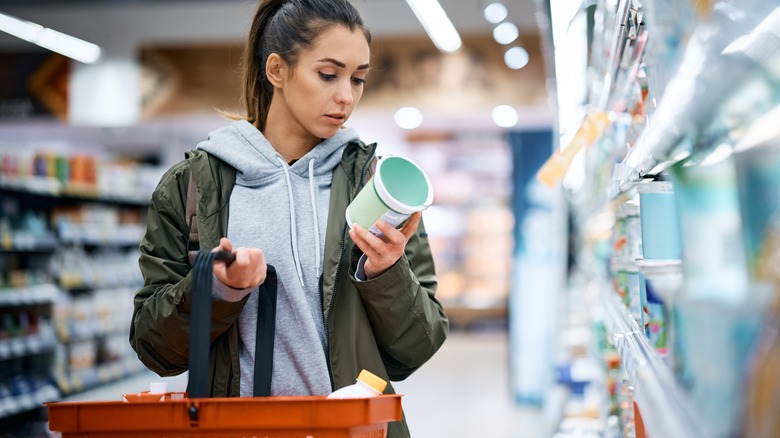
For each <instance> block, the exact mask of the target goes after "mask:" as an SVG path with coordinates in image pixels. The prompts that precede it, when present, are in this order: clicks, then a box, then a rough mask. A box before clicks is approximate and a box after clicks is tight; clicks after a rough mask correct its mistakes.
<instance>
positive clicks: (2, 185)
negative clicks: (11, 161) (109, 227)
mask: <svg viewBox="0 0 780 438" xmlns="http://www.w3.org/2000/svg"><path fill="white" fill-rule="evenodd" d="M1 192H7V193H13V194H14V195H26V196H32V197H39V198H49V199H51V198H56V199H62V200H65V201H73V202H99V203H104V204H116V205H129V206H139V207H140V206H145V205H149V199H148V197H140V196H139V197H123V196H110V195H107V194H103V193H100V194H98V193H96V192H95V191H94V189H92V190H85V189H79V188H77V187H69V186H63V184H62V183H61V182H60V181H59V180H57V179H54V178H44V177H30V178H19V179H16V180H11V179H5V180H0V193H1Z"/></svg>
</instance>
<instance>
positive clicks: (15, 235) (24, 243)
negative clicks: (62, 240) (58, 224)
mask: <svg viewBox="0 0 780 438" xmlns="http://www.w3.org/2000/svg"><path fill="white" fill-rule="evenodd" d="M0 242H1V243H0V250H2V251H3V252H16V253H23V252H29V253H46V252H53V251H54V250H55V249H56V248H57V238H56V237H55V236H54V234H52V233H47V234H45V235H34V234H31V233H23V232H11V233H10V234H8V235H6V234H4V235H3V236H2V239H0Z"/></svg>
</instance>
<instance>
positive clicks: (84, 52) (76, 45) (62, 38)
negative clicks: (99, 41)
mask: <svg viewBox="0 0 780 438" xmlns="http://www.w3.org/2000/svg"><path fill="white" fill-rule="evenodd" d="M0 30H2V31H3V32H6V33H8V34H11V35H13V36H15V37H17V38H21V39H23V40H25V41H29V42H31V43H33V44H36V45H38V46H41V47H43V48H45V49H49V50H51V51H53V52H57V53H60V54H62V55H65V56H67V57H68V58H72V59H75V60H76V61H80V62H83V63H85V64H94V63H95V62H97V61H98V59H100V55H101V50H100V46H98V45H96V44H92V43H90V42H87V41H84V40H82V39H79V38H76V37H72V36H70V35H66V34H64V33H62V32H57V31H56V30H53V29H49V28H47V27H43V26H41V25H40V24H36V23H32V22H30V21H26V20H21V19H19V18H16V17H12V16H10V15H7V14H4V13H2V12H0Z"/></svg>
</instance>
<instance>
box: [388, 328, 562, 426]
mask: <svg viewBox="0 0 780 438" xmlns="http://www.w3.org/2000/svg"><path fill="white" fill-rule="evenodd" d="M508 353H509V351H508V337H507V334H506V332H504V331H498V330H491V331H485V332H453V333H451V334H450V337H449V338H448V339H447V341H446V342H445V343H444V345H443V346H442V348H441V350H439V352H437V353H436V355H435V356H434V357H433V358H432V359H431V360H430V361H429V362H428V363H426V364H425V365H423V366H422V368H420V369H419V370H417V372H416V373H414V374H413V375H412V376H411V377H410V378H409V379H407V380H406V381H404V382H397V383H395V384H394V386H395V388H396V390H397V391H398V393H400V394H404V398H403V405H404V411H405V412H406V416H407V421H408V423H409V428H410V430H411V432H412V436H413V437H415V438H441V437H447V438H466V437H469V438H510V437H511V438H539V437H547V436H550V432H549V428H548V425H547V422H546V420H545V416H544V411H543V410H542V409H539V408H533V407H526V406H518V405H516V404H515V403H514V401H513V398H512V395H511V393H510V387H509V371H508V363H509V357H508Z"/></svg>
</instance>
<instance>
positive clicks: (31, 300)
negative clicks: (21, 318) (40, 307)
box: [0, 284, 59, 307]
mask: <svg viewBox="0 0 780 438" xmlns="http://www.w3.org/2000/svg"><path fill="white" fill-rule="evenodd" d="M58 293H59V289H58V288H57V286H55V285H53V284H39V285H35V286H27V287H17V288H9V289H0V307H15V306H29V305H34V304H46V303H51V302H53V301H54V300H55V299H56V298H57V294H58Z"/></svg>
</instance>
